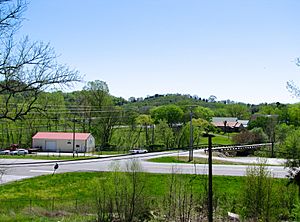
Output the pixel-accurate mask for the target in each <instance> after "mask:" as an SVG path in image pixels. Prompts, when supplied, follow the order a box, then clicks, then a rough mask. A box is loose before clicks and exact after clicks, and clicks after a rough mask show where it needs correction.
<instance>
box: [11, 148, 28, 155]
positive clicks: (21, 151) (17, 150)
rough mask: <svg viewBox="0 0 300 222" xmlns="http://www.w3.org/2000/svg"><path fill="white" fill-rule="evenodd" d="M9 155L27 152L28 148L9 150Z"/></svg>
mask: <svg viewBox="0 0 300 222" xmlns="http://www.w3.org/2000/svg"><path fill="white" fill-rule="evenodd" d="M10 154H11V155H26V154H28V150H25V149H16V150H14V151H11V152H10Z"/></svg>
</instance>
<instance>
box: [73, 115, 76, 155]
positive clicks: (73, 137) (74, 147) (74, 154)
mask: <svg viewBox="0 0 300 222" xmlns="http://www.w3.org/2000/svg"><path fill="white" fill-rule="evenodd" d="M75 122H76V121H75V119H73V158H74V157H75V156H74V155H75V154H74V153H75Z"/></svg>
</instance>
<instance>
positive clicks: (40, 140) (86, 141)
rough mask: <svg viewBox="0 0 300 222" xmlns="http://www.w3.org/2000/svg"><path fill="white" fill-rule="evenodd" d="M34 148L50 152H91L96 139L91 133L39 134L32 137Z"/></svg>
mask: <svg viewBox="0 0 300 222" xmlns="http://www.w3.org/2000/svg"><path fill="white" fill-rule="evenodd" d="M73 141H75V143H74V146H73ZM32 147H33V148H40V149H41V150H42V151H48V152H73V149H74V151H75V152H91V151H93V150H94V149H95V138H94V137H93V136H92V134H90V133H62V132H38V133H36V134H35V135H34V136H33V137H32Z"/></svg>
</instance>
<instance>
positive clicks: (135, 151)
mask: <svg viewBox="0 0 300 222" xmlns="http://www.w3.org/2000/svg"><path fill="white" fill-rule="evenodd" d="M129 153H131V154H139V153H148V150H144V149H137V150H129Z"/></svg>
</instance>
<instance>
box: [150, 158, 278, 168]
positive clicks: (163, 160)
mask: <svg viewBox="0 0 300 222" xmlns="http://www.w3.org/2000/svg"><path fill="white" fill-rule="evenodd" d="M148 161H149V162H154V163H189V164H207V163H208V160H207V158H202V157H194V158H193V161H191V162H190V161H189V157H187V156H164V157H157V158H153V159H148ZM212 163H213V164H223V165H248V166H256V165H261V164H255V163H242V162H233V161H225V160H216V159H213V160H212ZM262 165H264V166H278V165H271V164H262Z"/></svg>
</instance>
